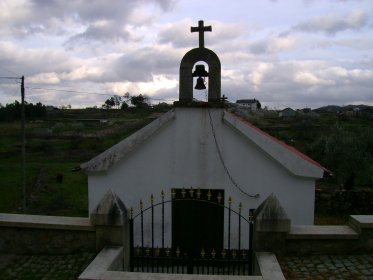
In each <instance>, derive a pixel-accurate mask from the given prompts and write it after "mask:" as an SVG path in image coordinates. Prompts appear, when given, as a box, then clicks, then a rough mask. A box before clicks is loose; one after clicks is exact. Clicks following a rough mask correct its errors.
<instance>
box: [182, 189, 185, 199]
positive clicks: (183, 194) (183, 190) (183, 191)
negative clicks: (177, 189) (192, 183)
mask: <svg viewBox="0 0 373 280" xmlns="http://www.w3.org/2000/svg"><path fill="white" fill-rule="evenodd" d="M185 194H186V191H185V189H184V188H183V189H182V190H181V196H182V197H183V198H185Z"/></svg>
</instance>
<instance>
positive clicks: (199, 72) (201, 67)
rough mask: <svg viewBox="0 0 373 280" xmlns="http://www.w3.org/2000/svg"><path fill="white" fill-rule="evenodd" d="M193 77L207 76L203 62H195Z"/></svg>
mask: <svg viewBox="0 0 373 280" xmlns="http://www.w3.org/2000/svg"><path fill="white" fill-rule="evenodd" d="M192 75H193V77H208V76H209V74H208V73H207V71H206V70H205V65H203V64H197V65H196V70H194V72H193V74H192Z"/></svg>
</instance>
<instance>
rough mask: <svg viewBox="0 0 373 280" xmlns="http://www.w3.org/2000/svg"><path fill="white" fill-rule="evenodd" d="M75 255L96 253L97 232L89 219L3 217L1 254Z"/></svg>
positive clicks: (1, 221) (3, 215) (0, 226)
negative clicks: (82, 252) (75, 253)
mask: <svg viewBox="0 0 373 280" xmlns="http://www.w3.org/2000/svg"><path fill="white" fill-rule="evenodd" d="M76 251H92V252H94V251H96V231H95V227H93V226H91V224H90V221H89V219H88V218H72V217H54V216H37V215H16V214H0V253H4V254H69V253H73V252H76Z"/></svg>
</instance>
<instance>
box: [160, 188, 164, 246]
mask: <svg viewBox="0 0 373 280" xmlns="http://www.w3.org/2000/svg"><path fill="white" fill-rule="evenodd" d="M161 198H162V249H163V248H164V192H163V191H162V192H161Z"/></svg>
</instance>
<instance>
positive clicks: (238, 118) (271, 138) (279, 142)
mask: <svg viewBox="0 0 373 280" xmlns="http://www.w3.org/2000/svg"><path fill="white" fill-rule="evenodd" d="M226 113H228V114H230V115H231V116H233V117H234V118H236V119H237V120H239V121H240V122H242V123H244V124H245V125H247V126H249V127H251V128H252V129H254V130H255V131H257V132H258V133H260V134H262V135H263V136H264V137H266V138H268V139H270V140H271V141H273V142H275V143H277V144H279V145H281V146H282V147H284V148H285V149H287V150H288V151H290V152H292V153H294V154H296V155H297V156H299V157H301V158H302V159H304V160H305V161H308V162H309V163H311V164H313V165H315V166H317V167H319V168H321V169H322V170H324V172H327V173H331V171H330V170H328V169H326V168H325V167H323V166H322V165H321V164H320V163H318V162H316V161H314V160H313V159H311V158H310V157H309V156H307V155H305V154H303V153H302V152H300V151H298V150H297V149H296V148H294V147H292V146H289V145H287V144H285V143H284V142H283V141H281V140H279V139H277V138H275V137H273V136H272V135H269V134H268V133H267V132H264V131H263V130H261V129H260V128H258V127H256V126H255V125H253V124H252V123H250V122H249V121H247V120H244V119H243V118H241V117H239V116H237V115H235V114H234V113H232V112H228V111H226Z"/></svg>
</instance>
